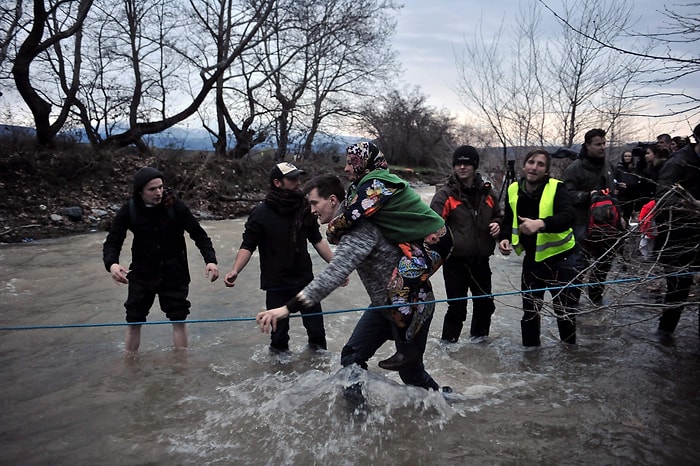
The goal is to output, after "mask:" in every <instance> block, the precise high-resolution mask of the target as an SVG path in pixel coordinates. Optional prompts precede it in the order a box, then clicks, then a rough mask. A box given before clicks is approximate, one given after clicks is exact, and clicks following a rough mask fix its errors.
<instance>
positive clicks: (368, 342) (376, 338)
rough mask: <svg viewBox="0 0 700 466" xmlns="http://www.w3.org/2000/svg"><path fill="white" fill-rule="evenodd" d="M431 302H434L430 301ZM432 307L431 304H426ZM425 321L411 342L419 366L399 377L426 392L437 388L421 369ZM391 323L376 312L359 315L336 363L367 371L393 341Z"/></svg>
mask: <svg viewBox="0 0 700 466" xmlns="http://www.w3.org/2000/svg"><path fill="white" fill-rule="evenodd" d="M430 299H431V300H432V299H434V298H430ZM430 305H432V306H434V305H435V304H434V303H433V304H430ZM431 320H432V318H431V319H429V320H427V321H426V322H425V323H424V324H423V326H422V327H421V329H420V330H419V331H418V333H417V334H416V335H415V337H414V339H413V340H412V342H411V343H412V344H413V345H415V347H416V350H417V351H418V353H419V355H420V357H419V362H418V363H417V364H415V365H411V366H410V367H406V368H403V369H401V370H399V377H401V380H402V381H403V383H405V384H406V385H414V386H417V387H422V388H426V389H433V390H438V389H439V388H440V387H439V385H438V384H437V382H435V380H434V379H433V378H432V377H431V376H430V374H428V372H427V371H426V370H425V366H424V365H423V353H425V344H426V342H427V340H428V332H429V330H430V321H431ZM394 325H395V324H394V322H393V320H391V317H390V316H388V315H386V313H384V312H382V311H379V310H368V311H365V312H364V313H363V314H362V317H360V320H359V321H358V322H357V325H355V329H354V330H353V331H352V335H350V339H349V340H348V342H347V343H346V344H345V346H344V347H343V350H342V352H341V354H340V363H341V364H342V365H343V367H346V366H349V365H351V364H357V365H359V366H360V367H362V368H364V369H367V361H368V360H369V358H371V357H372V356H373V355H374V353H376V352H377V350H378V349H379V348H380V347H381V346H382V345H383V344H384V343H386V342H387V341H388V340H392V339H393V338H394V336H393V334H392V327H394Z"/></svg>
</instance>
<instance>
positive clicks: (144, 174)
mask: <svg viewBox="0 0 700 466" xmlns="http://www.w3.org/2000/svg"><path fill="white" fill-rule="evenodd" d="M155 178H160V179H161V180H162V179H164V178H163V174H162V173H161V172H159V171H158V170H156V169H155V168H153V167H143V168H142V169H140V170H139V171H137V172H136V174H135V175H134V195H139V194H141V191H142V190H143V187H144V186H146V184H148V182H149V181H151V180H153V179H155Z"/></svg>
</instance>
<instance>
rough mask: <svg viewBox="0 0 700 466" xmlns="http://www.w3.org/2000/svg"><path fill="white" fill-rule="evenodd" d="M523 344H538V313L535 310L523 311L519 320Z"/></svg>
mask: <svg viewBox="0 0 700 466" xmlns="http://www.w3.org/2000/svg"><path fill="white" fill-rule="evenodd" d="M520 330H521V331H522V335H523V346H540V315H539V314H537V313H535V312H530V313H527V312H526V313H525V314H524V315H523V319H522V320H521V321H520Z"/></svg>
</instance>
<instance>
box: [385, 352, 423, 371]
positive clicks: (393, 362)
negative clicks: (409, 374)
mask: <svg viewBox="0 0 700 466" xmlns="http://www.w3.org/2000/svg"><path fill="white" fill-rule="evenodd" d="M418 359H419V357H418V355H415V356H412V357H406V356H404V355H403V354H401V353H394V355H393V356H391V357H390V358H387V359H385V360H383V361H379V367H381V368H382V369H384V370H387V371H399V370H401V369H403V368H405V367H411V366H413V365H415V364H417V363H418Z"/></svg>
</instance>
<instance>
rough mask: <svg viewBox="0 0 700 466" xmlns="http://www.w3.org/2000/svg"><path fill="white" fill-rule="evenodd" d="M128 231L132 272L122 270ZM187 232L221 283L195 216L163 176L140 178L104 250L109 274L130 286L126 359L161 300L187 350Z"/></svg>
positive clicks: (142, 174) (142, 173)
mask: <svg viewBox="0 0 700 466" xmlns="http://www.w3.org/2000/svg"><path fill="white" fill-rule="evenodd" d="M164 194H165V195H164ZM127 230H131V231H132V233H133V235H134V239H133V242H132V245H131V265H130V266H129V270H127V269H126V268H124V267H123V266H121V265H120V264H119V254H120V252H121V249H122V246H123V244H124V239H125V238H126V232H127ZM185 231H187V232H188V233H189V235H190V238H192V240H194V242H195V245H196V246H197V248H199V251H200V252H201V254H202V257H203V258H204V263H205V264H206V265H205V269H204V273H205V276H206V277H210V279H211V281H212V282H213V281H215V280H216V279H217V278H219V269H218V268H217V265H216V254H215V252H214V247H213V246H212V242H211V239H210V238H209V236H208V235H207V233H206V232H205V231H204V229H203V228H202V226H201V225H200V224H199V222H198V221H197V219H196V218H194V216H193V215H192V212H190V210H189V209H188V208H187V206H186V205H185V204H184V203H183V202H182V201H180V200H178V199H176V198H175V197H174V196H173V195H168V194H166V193H164V190H163V174H162V173H161V172H159V171H158V170H156V169H155V168H151V167H144V168H142V169H140V170H139V171H138V172H136V175H135V176H134V194H133V197H132V198H131V199H130V200H129V201H128V202H127V203H125V204H124V205H123V206H122V207H121V209H119V211H118V212H117V215H116V216H115V217H114V222H113V223H112V227H111V228H110V230H109V234H108V235H107V238H106V239H105V242H104V245H103V247H102V258H103V261H104V264H105V268H106V269H107V271H108V272H109V273H110V274H111V275H112V278H113V279H114V281H115V282H116V283H125V284H128V285H129V295H128V297H127V300H126V302H125V303H124V307H125V308H126V321H127V322H129V323H134V325H129V326H128V327H127V332H126V340H125V344H124V346H125V350H126V352H127V354H133V353H136V352H137V351H138V349H139V345H140V343H141V325H139V323H140V322H146V316H147V315H148V312H149V311H150V309H151V306H152V305H153V302H154V300H155V297H156V295H158V300H159V302H160V308H161V310H162V311H163V312H165V315H166V316H167V317H168V319H170V320H171V321H172V322H173V344H174V345H175V348H176V349H185V348H187V329H186V327H185V323H184V320H185V319H186V318H187V315H188V314H189V313H190V302H189V301H188V300H187V295H188V294H189V283H190V272H189V267H188V264H187V249H186V245H185V236H184V232H185Z"/></svg>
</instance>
